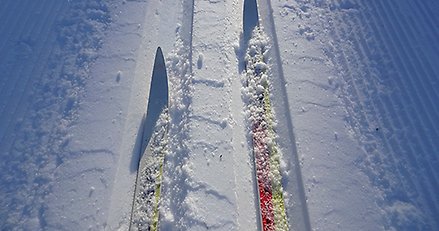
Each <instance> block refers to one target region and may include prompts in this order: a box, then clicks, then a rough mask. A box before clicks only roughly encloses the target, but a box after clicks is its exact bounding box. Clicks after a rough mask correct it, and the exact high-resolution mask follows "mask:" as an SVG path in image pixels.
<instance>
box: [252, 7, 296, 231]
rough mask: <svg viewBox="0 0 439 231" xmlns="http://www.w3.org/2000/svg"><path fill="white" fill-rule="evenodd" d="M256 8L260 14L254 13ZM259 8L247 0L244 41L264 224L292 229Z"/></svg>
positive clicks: (266, 227) (262, 222)
mask: <svg viewBox="0 0 439 231" xmlns="http://www.w3.org/2000/svg"><path fill="white" fill-rule="evenodd" d="M255 12H256V16H252V15H254V14H255ZM257 12H258V11H257V4H256V0H246V1H245V2H244V42H245V43H244V44H246V45H247V44H248V49H247V53H246V56H245V79H244V85H245V94H246V98H247V99H248V102H247V103H248V105H247V111H248V116H249V120H250V126H251V136H252V143H253V154H254V163H255V171H256V182H257V189H258V199H259V209H260V218H261V227H262V230H264V231H268V230H288V220H287V216H286V211H285V202H284V198H283V188H282V183H281V178H282V177H281V174H280V159H279V158H280V153H279V151H278V148H277V144H276V141H275V138H276V134H275V131H274V129H273V123H274V122H273V114H272V108H271V103H270V94H269V79H268V74H269V66H268V64H267V57H266V55H267V51H268V49H269V39H268V37H267V36H266V35H265V34H264V32H263V29H262V28H261V27H260V26H259V23H258V17H257V14H258V13H257ZM249 14H250V16H248V15H249ZM254 17H256V20H255V18H254ZM248 34H250V35H251V36H248ZM246 37H248V38H246ZM247 39H248V40H247Z"/></svg>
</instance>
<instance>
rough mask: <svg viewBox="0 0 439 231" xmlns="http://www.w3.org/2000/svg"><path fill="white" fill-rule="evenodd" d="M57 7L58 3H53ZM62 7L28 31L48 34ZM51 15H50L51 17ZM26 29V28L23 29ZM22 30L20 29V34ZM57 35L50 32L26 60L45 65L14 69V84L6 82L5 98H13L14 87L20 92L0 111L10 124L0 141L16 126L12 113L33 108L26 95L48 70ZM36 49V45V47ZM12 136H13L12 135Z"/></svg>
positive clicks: (23, 112)
mask: <svg viewBox="0 0 439 231" xmlns="http://www.w3.org/2000/svg"><path fill="white" fill-rule="evenodd" d="M53 5H55V6H53V7H56V4H53ZM61 7H62V4H58V8H57V9H56V10H53V9H49V10H48V11H47V12H57V13H56V14H48V16H46V19H44V22H41V23H39V24H38V25H39V27H34V29H33V30H32V32H27V33H30V34H41V33H43V34H44V33H45V34H47V30H49V29H53V25H54V23H55V22H54V19H56V18H58V15H60V14H61V13H62V11H61V10H60V8H61ZM49 16H50V17H49ZM22 30H24V29H22ZM21 33H22V31H20V34H21ZM54 38H55V36H54V34H53V33H51V34H49V35H48V36H47V37H46V38H45V40H44V41H42V42H41V46H40V47H38V48H39V49H37V50H34V52H35V53H36V54H38V55H32V54H31V59H30V60H28V61H26V63H32V64H33V63H35V62H36V61H37V60H44V64H45V65H41V64H40V65H34V66H32V67H21V68H19V69H18V70H14V71H15V72H14V74H13V75H11V76H10V77H9V79H13V81H12V82H13V83H12V86H11V84H10V82H8V84H5V87H8V89H7V90H6V91H4V90H2V94H3V93H4V94H6V96H4V95H3V96H2V97H5V98H11V97H10V96H11V95H12V94H16V93H14V92H13V90H14V89H19V93H18V95H17V96H16V97H12V100H8V101H5V103H6V105H5V106H4V108H3V110H1V109H0V110H1V113H0V115H1V116H0V121H8V122H7V123H6V124H8V127H7V129H4V130H3V129H2V130H1V132H0V141H1V140H2V139H3V138H4V135H5V133H6V132H7V131H9V129H11V127H12V126H15V125H14V124H11V120H12V119H13V118H12V117H11V115H14V116H13V117H14V118H20V117H21V116H22V115H24V114H26V113H28V112H29V111H30V110H33V109H31V108H28V105H29V102H28V100H26V98H25V97H27V96H28V95H29V92H30V90H31V89H32V88H31V87H32V85H31V83H32V82H34V81H36V80H37V79H41V75H43V74H45V73H46V72H47V69H44V68H47V67H48V66H49V65H48V64H49V63H50V62H51V61H52V60H51V59H50V57H52V56H53V54H54V52H55V49H57V48H56V45H53V43H54V42H55V39H54ZM47 46H50V50H49V52H47V50H45V48H47ZM34 49H35V47H34ZM10 138H11V137H10Z"/></svg>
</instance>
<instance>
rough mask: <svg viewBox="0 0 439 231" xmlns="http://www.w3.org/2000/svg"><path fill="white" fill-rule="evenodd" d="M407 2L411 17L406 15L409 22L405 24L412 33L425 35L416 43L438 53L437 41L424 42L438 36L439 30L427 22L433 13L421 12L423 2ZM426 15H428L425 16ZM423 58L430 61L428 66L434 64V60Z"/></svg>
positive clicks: (433, 39)
mask: <svg viewBox="0 0 439 231" xmlns="http://www.w3.org/2000/svg"><path fill="white" fill-rule="evenodd" d="M407 2H408V6H406V7H407V9H406V11H409V12H412V13H413V16H412V17H408V20H410V22H409V23H408V24H407V26H410V27H411V29H412V31H415V33H414V34H418V35H425V36H426V37H425V38H419V39H418V40H417V42H418V44H420V45H424V46H425V47H424V49H426V48H432V49H434V51H435V52H433V53H435V54H439V44H438V43H434V42H433V43H426V42H427V41H435V40H437V38H438V37H439V31H437V30H434V29H433V28H435V26H434V25H433V26H432V25H431V24H430V22H429V19H431V18H432V17H433V15H434V14H431V12H429V13H425V12H423V9H422V7H423V6H421V5H423V4H420V1H407ZM422 2H426V1H422ZM430 2H431V1H430ZM414 4H415V5H414ZM438 10H439V9H438ZM401 14H403V12H401ZM426 15H428V17H425V16H426ZM436 25H438V23H436ZM418 37H419V36H418ZM424 43H426V44H424ZM420 54H421V55H423V54H424V53H423V52H420ZM423 60H428V61H429V62H430V66H434V65H435V62H434V61H435V60H429V59H426V58H423ZM436 76H438V73H437V72H436Z"/></svg>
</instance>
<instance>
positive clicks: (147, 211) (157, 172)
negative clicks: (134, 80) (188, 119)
mask: <svg viewBox="0 0 439 231" xmlns="http://www.w3.org/2000/svg"><path fill="white" fill-rule="evenodd" d="M143 126H144V128H143V135H142V144H141V150H140V151H141V152H140V153H141V154H142V155H141V157H140V162H139V167H138V172H137V179H136V186H135V194H134V199H133V208H132V214H131V221H130V230H158V227H159V205H160V193H161V187H162V179H163V164H164V161H165V156H166V153H167V152H168V137H167V133H168V127H169V115H168V79H167V73H166V66H165V61H164V58H163V53H162V51H161V49H160V47H159V48H158V49H157V52H156V58H155V61H154V70H153V74H152V79H151V87H150V94H149V100H148V108H147V114H146V118H145V121H144V125H143Z"/></svg>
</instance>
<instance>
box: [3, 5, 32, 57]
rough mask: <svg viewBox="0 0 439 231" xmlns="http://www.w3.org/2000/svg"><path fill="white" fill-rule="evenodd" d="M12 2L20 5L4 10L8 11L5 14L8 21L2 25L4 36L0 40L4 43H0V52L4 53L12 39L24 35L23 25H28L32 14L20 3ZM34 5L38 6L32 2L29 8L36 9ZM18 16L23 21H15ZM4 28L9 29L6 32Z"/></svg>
mask: <svg viewBox="0 0 439 231" xmlns="http://www.w3.org/2000/svg"><path fill="white" fill-rule="evenodd" d="M10 2H14V3H18V4H17V5H15V8H13V9H10V8H9V7H5V8H4V10H5V11H7V13H4V16H5V17H6V20H5V21H2V23H1V24H0V25H1V26H3V28H1V31H2V35H3V36H2V37H1V38H0V39H3V41H0V51H2V52H3V51H4V50H5V47H6V45H7V44H8V42H10V39H11V38H15V37H16V35H20V34H21V33H22V31H23V30H24V27H23V25H26V23H27V22H28V20H29V18H30V14H27V12H26V11H25V10H26V8H25V7H22V6H21V5H20V2H19V1H10ZM32 3H33V4H37V2H36V1H32V2H31V4H30V5H28V6H27V7H29V9H33V8H34V6H33V5H32ZM23 14H24V16H23ZM2 15H3V14H2ZM18 16H20V17H21V18H22V20H15V18H16V17H18ZM11 20H13V21H12V24H11V22H10V21H11ZM4 28H7V29H8V30H5V29H4ZM6 50H7V48H6ZM3 57H7V56H2V58H3Z"/></svg>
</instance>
